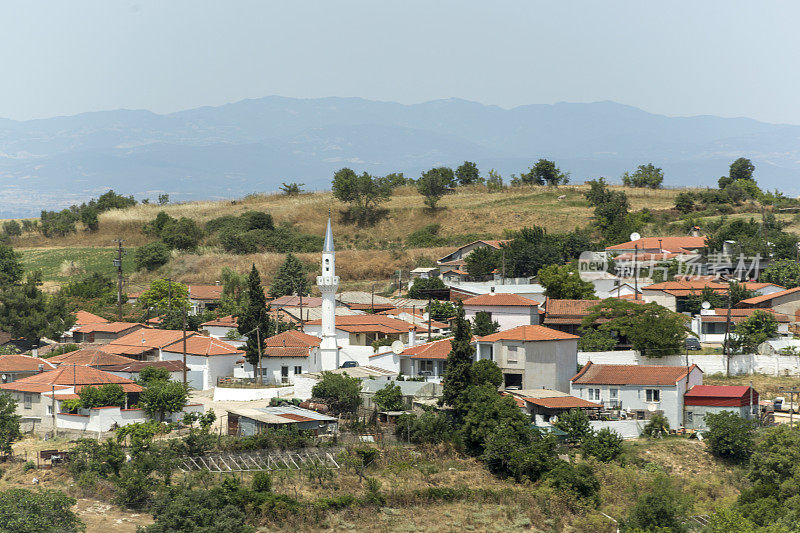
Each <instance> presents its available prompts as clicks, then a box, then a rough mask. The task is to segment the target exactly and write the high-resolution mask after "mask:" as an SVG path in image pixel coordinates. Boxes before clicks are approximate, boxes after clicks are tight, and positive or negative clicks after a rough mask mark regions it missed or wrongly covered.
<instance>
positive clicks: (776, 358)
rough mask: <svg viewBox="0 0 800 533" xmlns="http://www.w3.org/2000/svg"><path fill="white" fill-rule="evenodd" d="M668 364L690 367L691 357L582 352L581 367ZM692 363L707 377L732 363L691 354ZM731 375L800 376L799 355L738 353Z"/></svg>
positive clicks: (717, 358) (723, 371)
mask: <svg viewBox="0 0 800 533" xmlns="http://www.w3.org/2000/svg"><path fill="white" fill-rule="evenodd" d="M589 361H591V362H592V363H595V364H611V365H667V366H686V364H687V356H686V355H685V354H684V355H667V356H664V357H642V355H641V354H639V352H636V351H633V350H626V351H619V352H578V364H580V365H585V364H586V363H587V362H589ZM688 364H690V365H692V364H695V365H697V366H699V367H700V369H701V370H702V371H703V372H704V373H706V374H717V373H723V374H724V373H725V372H726V369H727V366H728V362H727V361H726V358H725V356H724V355H722V354H693V353H689V355H688ZM730 373H731V375H747V374H766V375H769V376H797V375H800V357H798V356H795V355H761V354H738V355H732V356H730Z"/></svg>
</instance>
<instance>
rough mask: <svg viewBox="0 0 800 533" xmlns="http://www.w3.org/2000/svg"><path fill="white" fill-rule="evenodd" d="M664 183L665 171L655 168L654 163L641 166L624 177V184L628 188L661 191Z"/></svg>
mask: <svg viewBox="0 0 800 533" xmlns="http://www.w3.org/2000/svg"><path fill="white" fill-rule="evenodd" d="M663 181H664V171H663V170H661V169H660V168H656V167H655V166H653V163H647V164H646V165H639V167H638V168H637V169H636V170H635V171H634V172H633V173H632V174H629V173H627V172H626V173H625V174H623V175H622V183H623V184H625V185H626V186H628V187H647V188H649V189H660V188H661V183H662V182H663Z"/></svg>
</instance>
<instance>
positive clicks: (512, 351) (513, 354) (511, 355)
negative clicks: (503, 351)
mask: <svg viewBox="0 0 800 533" xmlns="http://www.w3.org/2000/svg"><path fill="white" fill-rule="evenodd" d="M507 350H508V353H507V355H506V359H507V360H508V362H509V363H510V364H515V363H517V361H519V360H518V359H517V347H516V346H509V347H508V348H507Z"/></svg>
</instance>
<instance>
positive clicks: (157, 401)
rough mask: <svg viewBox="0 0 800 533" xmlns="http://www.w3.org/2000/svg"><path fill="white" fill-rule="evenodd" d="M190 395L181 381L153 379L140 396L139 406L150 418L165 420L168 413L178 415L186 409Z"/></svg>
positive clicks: (148, 382)
mask: <svg viewBox="0 0 800 533" xmlns="http://www.w3.org/2000/svg"><path fill="white" fill-rule="evenodd" d="M188 399H189V395H188V393H187V391H186V387H184V386H183V383H181V382H179V381H168V380H162V379H151V380H149V381H147V386H146V387H144V389H143V390H142V393H141V394H140V395H139V406H140V407H141V408H142V409H144V411H145V413H147V414H148V415H150V416H156V415H158V420H159V421H162V422H163V420H164V415H165V414H167V413H177V412H179V411H181V410H182V409H183V408H184V407H186V402H187V401H188Z"/></svg>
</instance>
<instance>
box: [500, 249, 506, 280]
mask: <svg viewBox="0 0 800 533" xmlns="http://www.w3.org/2000/svg"><path fill="white" fill-rule="evenodd" d="M502 252H503V266H502V269H501V270H500V285H505V284H506V249H505V248H503V250H502Z"/></svg>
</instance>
